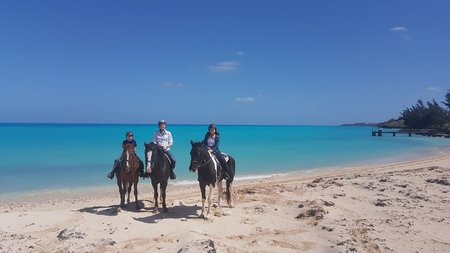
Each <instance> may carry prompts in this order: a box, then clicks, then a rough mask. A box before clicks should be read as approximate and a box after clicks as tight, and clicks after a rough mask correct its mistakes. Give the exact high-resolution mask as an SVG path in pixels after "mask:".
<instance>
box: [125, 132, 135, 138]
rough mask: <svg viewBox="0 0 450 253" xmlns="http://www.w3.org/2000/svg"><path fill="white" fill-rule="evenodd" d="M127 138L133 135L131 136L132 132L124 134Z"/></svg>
mask: <svg viewBox="0 0 450 253" xmlns="http://www.w3.org/2000/svg"><path fill="white" fill-rule="evenodd" d="M128 136H134V135H133V132H127V133H126V134H125V137H128Z"/></svg>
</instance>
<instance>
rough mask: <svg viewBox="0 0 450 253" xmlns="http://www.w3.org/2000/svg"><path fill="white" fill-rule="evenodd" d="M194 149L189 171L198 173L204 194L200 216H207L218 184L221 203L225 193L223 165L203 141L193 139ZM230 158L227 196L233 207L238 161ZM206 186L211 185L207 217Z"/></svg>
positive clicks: (228, 162) (229, 203) (229, 205)
mask: <svg viewBox="0 0 450 253" xmlns="http://www.w3.org/2000/svg"><path fill="white" fill-rule="evenodd" d="M191 145H192V149H191V152H190V154H191V163H190V165H189V171H192V172H196V171H197V173H198V182H199V186H200V191H201V194H202V213H201V215H200V217H203V218H207V217H208V216H209V213H210V210H211V198H212V191H213V189H212V188H214V187H215V185H216V184H217V188H218V191H219V197H218V198H219V201H218V202H219V203H218V206H219V207H220V200H221V198H222V195H223V188H222V175H221V171H222V170H221V169H219V168H221V165H220V163H219V162H218V161H217V160H216V158H215V157H214V156H213V155H212V154H211V153H210V152H208V150H207V149H206V147H204V146H203V144H202V143H201V142H193V141H191ZM228 158H229V160H228V161H227V165H228V168H229V172H228V174H229V176H230V178H229V180H226V198H227V203H228V207H231V197H232V196H231V195H232V184H233V180H234V175H235V171H236V161H235V160H234V158H233V157H231V156H228ZM206 186H208V187H209V192H208V212H207V214H206V217H205V216H204V211H205V200H206Z"/></svg>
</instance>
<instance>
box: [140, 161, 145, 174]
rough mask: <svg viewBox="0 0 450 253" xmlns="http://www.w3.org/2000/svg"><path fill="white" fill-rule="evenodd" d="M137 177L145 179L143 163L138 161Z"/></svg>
mask: <svg viewBox="0 0 450 253" xmlns="http://www.w3.org/2000/svg"><path fill="white" fill-rule="evenodd" d="M139 176H140V177H143V178H145V173H144V163H143V162H142V161H141V160H139Z"/></svg>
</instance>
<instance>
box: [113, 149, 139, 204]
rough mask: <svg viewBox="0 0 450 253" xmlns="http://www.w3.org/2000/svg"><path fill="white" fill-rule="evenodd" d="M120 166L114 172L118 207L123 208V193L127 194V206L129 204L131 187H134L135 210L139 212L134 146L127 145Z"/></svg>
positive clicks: (137, 160)
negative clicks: (117, 190)
mask: <svg viewBox="0 0 450 253" xmlns="http://www.w3.org/2000/svg"><path fill="white" fill-rule="evenodd" d="M121 161H122V162H121V164H120V168H119V170H118V172H116V178H117V185H118V186H119V193H120V207H125V193H126V192H128V198H127V204H130V192H131V186H132V185H134V197H135V201H136V209H137V210H139V203H138V191H137V185H138V182H139V166H140V164H139V159H138V157H137V155H136V153H135V152H134V146H133V145H130V144H127V145H126V146H125V148H124V150H123V152H122V156H121Z"/></svg>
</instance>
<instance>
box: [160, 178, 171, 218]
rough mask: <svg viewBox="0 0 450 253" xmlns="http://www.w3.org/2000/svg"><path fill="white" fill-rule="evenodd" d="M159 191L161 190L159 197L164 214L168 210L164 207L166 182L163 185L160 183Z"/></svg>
mask: <svg viewBox="0 0 450 253" xmlns="http://www.w3.org/2000/svg"><path fill="white" fill-rule="evenodd" d="M160 186H161V187H160V189H161V197H162V206H163V210H164V212H165V213H166V212H168V211H169V209H167V205H166V189H167V182H165V183H161V185H160Z"/></svg>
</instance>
